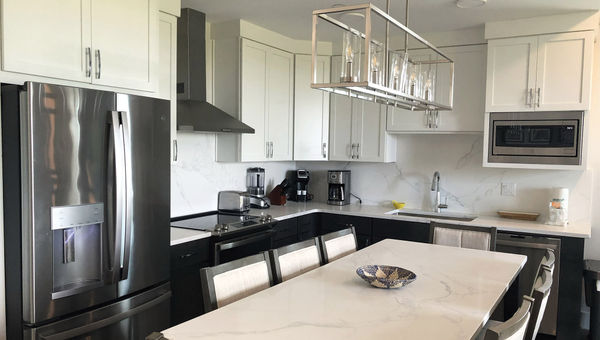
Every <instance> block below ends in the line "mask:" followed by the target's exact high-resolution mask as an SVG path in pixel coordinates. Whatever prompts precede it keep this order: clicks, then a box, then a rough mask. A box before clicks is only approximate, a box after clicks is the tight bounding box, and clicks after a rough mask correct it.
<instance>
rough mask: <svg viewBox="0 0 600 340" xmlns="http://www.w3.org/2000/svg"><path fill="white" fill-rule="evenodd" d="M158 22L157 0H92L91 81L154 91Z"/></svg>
mask: <svg viewBox="0 0 600 340" xmlns="http://www.w3.org/2000/svg"><path fill="white" fill-rule="evenodd" d="M158 26H159V20H158V2H157V0H127V1H122V0H93V1H92V42H93V51H92V52H93V60H94V74H93V77H92V82H93V83H94V84H99V85H107V86H112V87H122V88H127V89H135V90H142V91H156V90H157V87H156V83H157V82H158V79H157V78H158V76H157V71H156V70H157V69H158V59H159V56H158Z"/></svg>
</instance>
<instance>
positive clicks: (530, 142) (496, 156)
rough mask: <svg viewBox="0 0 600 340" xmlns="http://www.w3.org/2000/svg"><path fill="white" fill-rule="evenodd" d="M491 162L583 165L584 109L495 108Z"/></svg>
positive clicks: (491, 125)
mask: <svg viewBox="0 0 600 340" xmlns="http://www.w3.org/2000/svg"><path fill="white" fill-rule="evenodd" d="M489 124H490V125H489V143H488V162H489V163H523V164H560V165H580V164H581V160H582V157H581V152H582V143H583V112H582V111H563V112H560V111H557V112H492V113H490V123H489Z"/></svg>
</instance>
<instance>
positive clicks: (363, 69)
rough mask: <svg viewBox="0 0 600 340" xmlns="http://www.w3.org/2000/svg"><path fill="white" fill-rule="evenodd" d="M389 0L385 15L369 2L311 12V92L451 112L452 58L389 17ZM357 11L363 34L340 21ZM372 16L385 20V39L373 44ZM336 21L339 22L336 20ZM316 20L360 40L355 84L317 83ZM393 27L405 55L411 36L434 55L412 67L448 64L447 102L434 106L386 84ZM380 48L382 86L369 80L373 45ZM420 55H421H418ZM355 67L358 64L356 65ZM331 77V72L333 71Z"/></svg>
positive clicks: (452, 86)
mask: <svg viewBox="0 0 600 340" xmlns="http://www.w3.org/2000/svg"><path fill="white" fill-rule="evenodd" d="M389 5H390V1H389V0H388V1H387V12H386V11H383V10H381V9H379V8H378V7H376V6H374V5H372V4H370V3H368V4H361V5H349V6H343V7H334V8H328V9H320V10H315V11H313V15H312V19H313V20H312V65H311V79H312V82H311V87H312V88H314V89H321V90H325V91H328V92H332V93H337V94H342V95H348V96H350V97H355V98H359V99H363V100H368V101H374V102H378V103H382V104H386V105H392V106H396V107H400V108H404V109H409V110H430V111H433V110H452V106H453V94H454V62H453V61H452V59H450V58H449V57H447V56H446V55H445V54H444V53H443V52H441V51H440V50H439V49H438V48H436V47H435V46H434V45H432V44H431V43H429V42H428V41H427V40H425V39H423V38H422V37H421V36H419V35H418V34H416V33H415V32H413V31H412V30H411V29H409V28H408V27H407V26H405V25H403V24H402V23H400V22H399V21H397V20H396V19H394V18H393V17H392V16H390V15H389ZM406 5H407V8H406V22H408V0H407V1H406ZM356 11H364V18H365V28H364V31H363V32H360V31H358V30H357V29H355V28H353V27H351V26H349V25H347V24H345V23H344V22H342V21H341V20H342V18H344V13H347V14H349V13H356ZM373 13H375V14H376V15H378V16H379V17H380V18H383V20H385V21H386V22H385V26H386V28H385V33H384V34H385V40H384V41H383V42H379V41H374V40H373V39H372V31H371V29H372V26H371V24H372V17H371V16H372V14H373ZM338 18H339V19H338ZM319 20H325V21H327V22H328V23H330V24H333V25H335V26H337V27H338V28H340V29H341V30H343V31H349V32H352V33H354V34H356V35H358V36H359V37H360V38H362V39H364V47H363V48H364V51H365V53H364V55H365V57H364V58H361V61H360V63H361V65H360V78H359V79H358V81H355V82H342V81H341V80H340V81H338V82H329V83H319V82H318V78H317V45H318V42H317V28H318V22H319ZM390 25H393V26H394V27H395V28H397V29H400V30H402V31H403V32H404V41H405V44H404V52H406V51H407V50H408V38H409V37H411V38H413V39H415V40H416V41H418V42H419V43H420V44H422V45H423V47H424V49H426V50H427V51H428V52H429V53H433V54H434V55H436V57H437V58H436V59H435V60H424V61H416V60H412V61H411V62H412V63H413V64H421V65H427V64H441V63H444V64H445V63H447V64H449V72H450V74H449V84H448V91H449V93H448V95H449V97H448V98H449V100H448V101H449V102H448V103H444V104H442V103H437V102H435V101H428V100H425V99H422V98H420V97H417V96H411V95H409V94H407V93H404V92H402V91H400V90H394V89H392V88H390V87H388V86H387V85H388V84H389V82H388V78H389V68H390V63H389V55H390V48H389V45H390V36H389V35H390V33H389V27H390ZM372 44H375V45H383V50H384V56H383V65H381V67H380V69H383V84H378V83H375V82H373V81H372V79H371V76H370V75H371V71H372V69H371V53H372V48H373V45H372ZM420 54H421V53H420ZM357 66H358V65H357ZM332 74H333V72H332Z"/></svg>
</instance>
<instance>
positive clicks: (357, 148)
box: [356, 143, 360, 159]
mask: <svg viewBox="0 0 600 340" xmlns="http://www.w3.org/2000/svg"><path fill="white" fill-rule="evenodd" d="M359 158H360V144H358V143H356V159H359Z"/></svg>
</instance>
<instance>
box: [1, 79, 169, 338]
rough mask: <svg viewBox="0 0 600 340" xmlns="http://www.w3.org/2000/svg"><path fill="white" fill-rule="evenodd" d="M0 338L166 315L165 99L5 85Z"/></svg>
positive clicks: (109, 326)
mask: <svg viewBox="0 0 600 340" xmlns="http://www.w3.org/2000/svg"><path fill="white" fill-rule="evenodd" d="M1 95H2V101H1V103H2V106H1V109H2V152H3V185H4V228H5V261H6V263H5V265H6V300H7V330H8V333H7V336H8V339H21V338H24V339H46V340H51V339H52V340H57V339H72V338H73V339H143V338H144V337H145V336H146V335H148V334H150V333H151V332H153V331H157V330H162V329H165V328H168V327H169V312H170V310H169V305H170V296H171V292H170V283H169V218H170V159H169V142H170V137H169V133H170V127H169V126H170V123H169V121H170V112H169V103H168V102H167V101H164V100H157V99H151V98H145V97H139V96H132V95H123V94H118V93H112V92H105V91H96V90H89V89H81V88H73V87H65V86H57V85H50V84H41V83H34V82H27V83H25V85H22V86H17V85H5V84H3V85H2V92H1Z"/></svg>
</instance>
